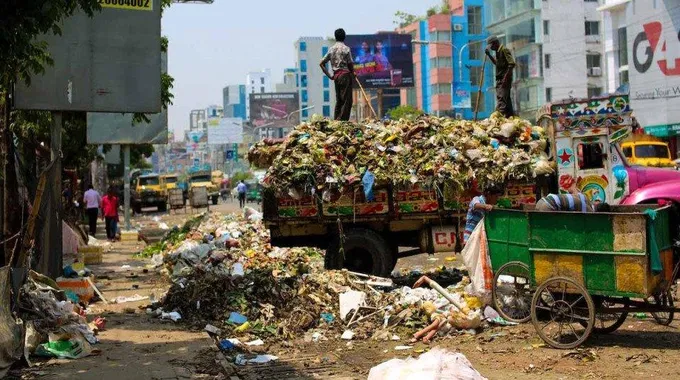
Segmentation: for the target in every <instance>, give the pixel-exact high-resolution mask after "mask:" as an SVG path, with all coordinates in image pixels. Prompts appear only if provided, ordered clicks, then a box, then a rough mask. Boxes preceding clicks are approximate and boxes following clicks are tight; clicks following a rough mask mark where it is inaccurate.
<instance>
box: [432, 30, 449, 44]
mask: <svg viewBox="0 0 680 380" xmlns="http://www.w3.org/2000/svg"><path fill="white" fill-rule="evenodd" d="M430 41H433V42H451V32H450V31H448V30H435V31H434V32H432V33H430Z"/></svg>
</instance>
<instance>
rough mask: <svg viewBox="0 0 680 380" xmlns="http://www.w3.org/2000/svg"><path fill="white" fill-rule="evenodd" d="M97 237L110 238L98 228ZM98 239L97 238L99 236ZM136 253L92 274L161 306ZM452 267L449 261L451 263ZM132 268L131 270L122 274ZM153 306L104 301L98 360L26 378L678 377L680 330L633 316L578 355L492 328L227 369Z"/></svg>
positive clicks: (151, 276)
mask: <svg viewBox="0 0 680 380" xmlns="http://www.w3.org/2000/svg"><path fill="white" fill-rule="evenodd" d="M211 211H212V212H220V213H229V212H236V211H237V205H236V204H234V203H227V204H220V205H218V206H215V207H211ZM191 215H192V214H191V212H188V213H186V214H185V213H183V212H179V213H176V214H175V213H174V212H173V213H172V214H167V213H166V214H159V213H154V214H153V215H142V216H138V217H136V218H134V219H133V224H139V225H142V232H143V231H144V228H145V226H149V225H151V224H153V223H152V220H153V219H152V218H153V217H154V216H156V217H158V218H159V219H160V221H161V222H164V223H167V224H169V225H171V226H172V225H174V224H181V223H182V222H183V221H185V220H186V219H187V218H189V217H190V216H191ZM99 231H102V226H101V224H100V226H99ZM98 237H100V236H99V232H98ZM143 247H144V244H143V243H142V242H140V243H136V244H123V243H120V242H116V243H114V244H113V245H112V246H111V247H110V249H109V248H107V249H106V250H105V254H104V261H103V263H102V264H100V265H90V266H88V267H89V268H90V269H91V270H92V271H93V272H94V275H95V279H96V280H95V283H96V284H97V286H98V287H99V289H100V290H101V291H102V292H103V294H104V296H105V298H106V299H107V300H113V299H115V298H116V297H121V296H127V297H130V296H134V295H140V296H143V297H151V298H156V297H159V296H160V295H161V294H163V293H164V292H165V291H167V289H168V286H169V283H168V281H167V280H166V279H164V278H163V276H162V275H161V274H159V273H158V272H157V271H155V270H150V269H147V268H149V259H142V258H137V257H135V253H136V252H139V251H140V250H141V249H143ZM450 257H451V255H450V254H438V255H436V256H434V257H428V256H427V255H418V256H412V257H409V258H406V259H401V260H400V261H399V263H398V269H404V270H409V269H411V268H416V267H419V268H422V269H423V270H428V269H429V268H433V267H436V266H439V265H447V266H459V265H460V263H459V262H457V261H448V260H446V258H450ZM449 260H450V259H449ZM124 266H129V267H124ZM149 302H150V301H149V299H144V300H141V301H137V302H126V303H121V304H108V305H106V304H104V303H103V302H101V301H99V302H97V303H95V304H93V305H91V306H90V307H89V309H88V320H91V319H93V318H94V317H96V316H104V317H105V318H106V319H107V323H106V329H105V330H104V331H102V332H101V333H100V335H99V339H100V343H99V344H97V345H95V346H94V348H96V349H97V350H99V353H98V354H96V355H92V356H89V357H86V358H82V359H78V360H63V359H50V360H47V361H45V360H44V359H36V363H37V365H36V366H35V367H33V368H29V369H25V370H24V371H22V374H21V378H25V379H32V378H50V379H101V380H108V379H121V378H125V379H188V378H192V379H225V378H226V379H237V378H238V379H268V378H277V379H307V378H309V379H312V378H319V379H365V378H366V375H367V374H368V371H369V369H370V368H371V367H373V366H375V365H377V364H379V363H381V362H383V361H385V360H388V359H391V358H395V357H396V358H406V357H409V356H416V357H417V353H420V352H423V350H428V349H431V348H433V347H444V348H448V349H450V350H453V351H459V352H462V353H463V354H465V355H466V356H467V358H468V359H469V360H470V361H471V362H472V363H473V365H474V367H475V368H476V369H477V370H478V371H479V372H480V373H481V374H482V375H484V376H486V377H488V378H489V379H571V378H579V379H584V378H585V379H591V378H592V379H599V378H605V379H617V378H623V377H626V378H629V379H647V378H651V377H657V378H676V377H678V376H680V363H678V362H677V360H676V359H677V354H678V352H677V347H680V333H678V331H677V326H678V324H677V322H674V323H673V324H672V325H671V326H669V327H663V326H659V325H657V324H655V323H654V322H653V320H651V318H650V317H649V316H647V318H646V319H638V318H635V317H633V316H629V318H628V319H627V320H626V322H625V323H624V325H623V326H622V327H621V329H619V330H618V331H617V332H615V333H613V334H610V335H605V336H593V337H591V339H590V340H588V342H587V343H586V344H585V345H583V346H582V347H581V348H578V349H576V350H569V351H564V350H554V349H550V348H547V347H546V346H545V344H544V343H543V342H542V341H541V340H540V338H539V337H538V336H537V335H536V332H535V330H534V328H533V326H532V325H531V323H528V324H524V325H520V326H513V327H490V328H486V329H484V330H483V332H481V333H479V334H477V335H475V336H472V335H469V334H466V333H464V332H460V333H457V334H453V335H450V336H446V337H438V338H436V339H435V341H434V342H433V343H431V344H429V345H426V344H423V343H417V344H415V345H413V347H412V348H411V349H409V350H405V351H395V350H394V348H395V347H396V346H400V345H404V344H407V342H406V341H407V340H408V337H409V336H410V334H412V333H413V332H414V330H413V329H411V328H407V327H404V326H402V327H399V328H398V329H397V330H396V331H395V333H396V334H397V335H399V336H400V341H392V342H382V341H375V340H371V339H362V340H357V339H355V340H353V341H351V343H348V342H347V341H345V340H341V339H340V338H339V336H327V338H328V341H319V342H306V341H305V339H303V338H302V337H299V338H297V339H294V340H290V341H284V342H279V343H275V344H269V343H267V342H266V340H265V344H264V346H262V347H261V352H265V353H269V354H273V355H276V356H278V357H279V358H280V359H279V360H278V361H275V362H272V363H268V364H257V365H255V364H250V365H247V366H238V367H235V366H233V364H231V363H228V362H227V361H226V360H224V357H223V356H222V354H220V352H219V350H218V349H217V347H216V345H215V344H214V343H213V341H212V340H211V339H210V338H209V337H208V335H207V334H206V333H205V332H204V331H199V330H197V329H195V326H187V325H185V324H183V322H182V321H181V320H180V321H179V322H172V321H169V320H161V319H158V318H156V317H152V316H149V315H147V314H146V311H145V309H144V307H145V306H146V305H148V304H149Z"/></svg>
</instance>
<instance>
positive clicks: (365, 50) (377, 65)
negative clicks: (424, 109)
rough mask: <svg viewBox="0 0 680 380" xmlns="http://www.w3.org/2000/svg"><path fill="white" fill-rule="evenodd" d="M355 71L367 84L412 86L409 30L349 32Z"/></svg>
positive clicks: (386, 86)
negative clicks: (377, 32)
mask: <svg viewBox="0 0 680 380" xmlns="http://www.w3.org/2000/svg"><path fill="white" fill-rule="evenodd" d="M345 44H346V45H347V46H349V48H350V49H351V50H352V58H353V59H354V71H355V72H356V74H357V78H359V81H360V82H361V85H362V86H364V87H368V88H390V87H413V46H412V44H411V35H410V34H399V33H379V34H364V35H349V36H347V38H346V39H345Z"/></svg>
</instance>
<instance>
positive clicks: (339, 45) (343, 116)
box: [319, 29, 354, 121]
mask: <svg viewBox="0 0 680 380" xmlns="http://www.w3.org/2000/svg"><path fill="white" fill-rule="evenodd" d="M345 36H346V35H345V31H344V30H343V29H338V30H336V31H335V41H336V42H335V44H334V45H333V46H331V48H330V49H329V50H328V54H326V56H325V57H323V59H322V60H321V63H320V64H319V65H320V66H321V70H323V73H324V74H326V76H327V77H328V78H330V79H331V80H332V81H334V82H335V99H336V101H335V115H334V116H335V120H344V121H347V120H349V115H350V114H351V113H352V100H353V99H352V80H353V79H354V63H353V62H352V51H351V50H350V49H349V47H348V46H347V45H345ZM328 62H330V63H331V69H332V70H333V74H332V75H331V73H330V72H329V71H328V66H327V64H328Z"/></svg>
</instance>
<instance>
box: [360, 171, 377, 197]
mask: <svg viewBox="0 0 680 380" xmlns="http://www.w3.org/2000/svg"><path fill="white" fill-rule="evenodd" d="M361 183H363V185H364V196H365V197H366V200H367V201H368V202H373V199H375V198H374V196H373V184H375V175H373V173H371V171H370V170H366V173H364V178H362V179H361Z"/></svg>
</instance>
